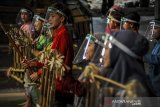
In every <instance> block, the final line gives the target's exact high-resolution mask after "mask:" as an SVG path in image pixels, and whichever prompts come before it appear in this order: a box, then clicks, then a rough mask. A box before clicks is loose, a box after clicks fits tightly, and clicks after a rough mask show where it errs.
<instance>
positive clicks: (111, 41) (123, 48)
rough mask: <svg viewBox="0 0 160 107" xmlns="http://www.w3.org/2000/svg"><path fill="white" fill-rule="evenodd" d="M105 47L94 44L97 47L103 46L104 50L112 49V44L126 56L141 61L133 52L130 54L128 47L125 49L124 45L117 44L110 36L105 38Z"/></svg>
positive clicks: (102, 44)
mask: <svg viewBox="0 0 160 107" xmlns="http://www.w3.org/2000/svg"><path fill="white" fill-rule="evenodd" d="M105 41H106V45H105V44H104V43H100V42H96V43H98V44H99V45H101V46H103V47H104V48H106V47H108V48H112V44H114V45H115V46H117V47H118V48H119V49H121V50H122V51H124V52H125V53H126V54H128V55H130V56H131V57H134V58H137V59H141V58H140V57H139V56H138V55H136V54H135V53H134V52H132V51H131V50H130V49H129V48H128V47H126V46H125V45H124V44H122V43H121V42H119V41H118V40H117V39H115V38H114V37H113V36H112V35H110V36H106V37H105Z"/></svg>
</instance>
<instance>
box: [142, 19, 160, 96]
mask: <svg viewBox="0 0 160 107" xmlns="http://www.w3.org/2000/svg"><path fill="white" fill-rule="evenodd" d="M145 36H146V37H147V38H148V39H149V40H150V41H152V42H153V41H154V42H155V44H154V47H153V48H151V52H148V53H147V55H145V56H144V62H145V63H147V64H149V72H148V75H149V79H150V81H151V85H152V87H153V90H154V93H155V95H156V96H158V97H159V96H160V91H159V89H160V87H159V85H158V83H159V81H160V77H159V75H160V72H159V71H160V67H159V64H160V60H159V58H160V20H158V19H156V20H152V21H150V23H149V27H148V29H147V31H146V35H145Z"/></svg>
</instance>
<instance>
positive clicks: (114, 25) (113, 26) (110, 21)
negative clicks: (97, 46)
mask: <svg viewBox="0 0 160 107" xmlns="http://www.w3.org/2000/svg"><path fill="white" fill-rule="evenodd" d="M107 24H108V27H109V28H110V29H116V28H117V22H115V21H114V19H113V18H112V17H108V18H107Z"/></svg>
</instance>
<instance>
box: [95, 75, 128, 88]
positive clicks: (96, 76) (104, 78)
mask: <svg viewBox="0 0 160 107" xmlns="http://www.w3.org/2000/svg"><path fill="white" fill-rule="evenodd" d="M93 76H94V77H95V78H98V79H101V80H103V81H106V82H109V83H112V84H114V85H116V86H119V87H121V88H123V89H127V88H126V86H125V85H123V84H121V83H118V82H116V81H114V80H111V79H109V78H106V77H102V76H99V75H97V74H93Z"/></svg>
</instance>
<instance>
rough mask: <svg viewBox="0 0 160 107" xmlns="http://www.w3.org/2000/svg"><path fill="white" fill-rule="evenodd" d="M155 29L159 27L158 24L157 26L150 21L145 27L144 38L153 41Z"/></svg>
mask: <svg viewBox="0 0 160 107" xmlns="http://www.w3.org/2000/svg"><path fill="white" fill-rule="evenodd" d="M157 27H160V24H157V23H156V22H154V21H152V22H150V23H149V25H148V27H147V30H146V32H145V37H146V38H147V39H148V40H150V41H153V39H154V37H153V36H154V33H155V32H154V30H155V29H156V28H157Z"/></svg>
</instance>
